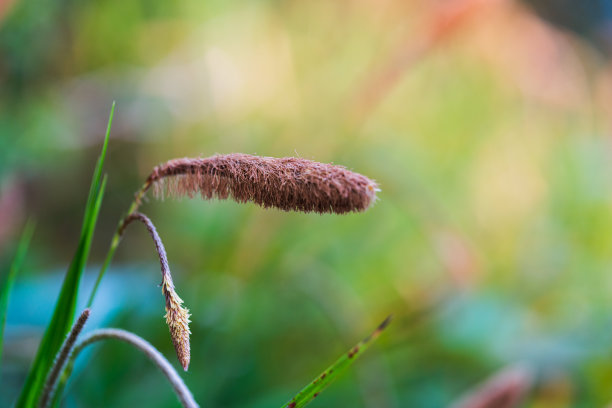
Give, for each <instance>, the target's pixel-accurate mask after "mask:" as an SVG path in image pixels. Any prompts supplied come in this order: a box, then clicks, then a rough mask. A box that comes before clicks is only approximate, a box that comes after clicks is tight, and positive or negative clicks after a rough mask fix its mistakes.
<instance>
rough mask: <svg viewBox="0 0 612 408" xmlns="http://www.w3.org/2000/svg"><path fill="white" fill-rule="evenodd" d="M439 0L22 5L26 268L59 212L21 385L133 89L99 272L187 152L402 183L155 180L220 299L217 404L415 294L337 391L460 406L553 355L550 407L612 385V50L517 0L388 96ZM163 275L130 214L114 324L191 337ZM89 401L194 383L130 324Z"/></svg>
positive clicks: (31, 307)
mask: <svg viewBox="0 0 612 408" xmlns="http://www.w3.org/2000/svg"><path fill="white" fill-rule="evenodd" d="M431 3H435V2H426V1H415V2H403V1H400V0H385V1H381V2H374V1H366V0H363V1H362V0H358V1H357V0H356V1H345V2H328V1H322V0H311V1H295V0H293V1H282V2H281V1H263V0H261V1H252V2H239V1H209V2H199V1H194V0H187V1H184V2H161V1H157V0H152V1H148V2H144V1H140V2H122V1H117V0H113V1H107V2H77V1H68V0H63V1H59V2H54V3H52V4H51V3H48V2H43V1H40V0H13V1H12V2H6V3H4V5H1V6H0V16H1V17H0V209H2V211H0V248H1V249H2V251H1V253H0V255H1V256H2V261H1V262H0V264H1V265H2V266H8V265H9V262H10V259H11V256H12V254H13V251H12V250H11V248H13V247H14V243H15V242H16V241H17V240H18V237H19V231H20V228H21V226H22V225H23V221H24V220H25V219H26V218H27V217H29V216H32V217H35V218H36V219H37V220H38V223H37V234H36V236H35V237H34V239H33V241H32V245H31V248H30V250H29V252H28V259H27V260H26V263H25V265H24V268H25V269H24V271H23V272H24V273H23V274H20V276H18V277H17V281H16V287H15V292H14V293H13V294H12V295H11V298H10V304H9V309H8V320H7V327H6V337H5V341H4V350H3V362H2V367H1V372H0V374H1V378H0V405H2V406H5V405H9V404H11V402H13V401H14V400H15V398H16V397H17V394H18V392H19V389H20V388H21V386H22V384H23V381H24V379H25V376H26V373H27V369H28V367H29V365H30V364H31V362H32V359H33V356H34V353H35V350H36V348H37V342H38V341H39V339H40V337H41V336H42V333H43V330H44V327H45V326H46V324H47V323H48V321H49V319H50V316H51V309H52V307H53V304H54V301H55V299H56V296H57V293H59V284H60V282H61V279H62V278H63V273H64V271H65V269H66V266H67V265H68V263H69V261H70V258H71V254H72V253H73V252H74V249H75V246H76V245H77V242H78V236H79V227H80V221H81V219H80V214H82V211H83V208H84V205H85V196H86V192H87V189H88V185H89V182H90V174H91V168H92V166H93V163H94V162H95V158H96V156H97V154H98V152H99V146H100V145H101V143H102V139H103V135H104V133H103V132H104V129H105V124H106V118H107V116H106V115H107V113H108V106H110V103H111V101H112V100H116V101H117V113H116V117H115V123H114V124H113V133H112V135H111V136H112V137H111V141H110V144H109V149H108V159H107V164H106V169H107V171H108V185H107V189H106V190H107V191H106V195H105V201H104V204H103V206H102V210H101V213H100V222H99V225H98V228H97V231H96V236H95V238H94V242H93V248H92V254H91V259H90V270H89V271H88V272H87V273H86V275H85V278H84V281H83V286H82V289H83V290H82V291H81V292H83V293H88V292H89V289H90V288H91V285H92V284H93V280H94V278H95V275H96V273H97V271H98V267H99V264H100V263H101V262H102V260H103V257H104V255H105V253H106V250H107V248H108V243H109V241H110V237H111V235H112V233H113V231H114V228H115V227H116V225H117V221H118V219H119V217H120V215H121V213H122V212H123V211H125V210H126V208H127V206H128V205H129V203H130V202H131V200H132V194H133V193H134V192H135V191H136V190H137V188H138V187H139V186H140V185H141V183H142V181H143V180H144V178H145V177H146V176H147V174H148V172H149V171H150V169H151V168H152V167H153V166H154V165H156V164H158V163H160V162H162V161H165V160H168V159H170V158H175V157H185V156H198V155H204V156H208V155H212V154H214V153H216V152H218V153H229V152H244V153H253V154H260V155H267V156H290V155H299V156H301V157H304V158H308V159H314V160H318V161H323V162H334V163H337V164H343V165H346V166H347V167H349V168H350V169H353V170H355V171H358V172H360V173H363V174H365V175H367V176H369V177H371V178H373V179H376V180H377V181H378V182H379V183H380V185H381V188H382V191H381V193H380V194H379V197H380V200H379V201H378V202H377V203H376V205H375V206H374V207H373V208H371V209H370V210H369V211H367V212H366V213H364V214H354V215H348V216H343V217H338V216H329V215H324V216H319V215H304V214H293V213H281V212H277V211H272V210H262V209H260V208H258V207H255V206H252V205H238V204H236V203H233V202H202V201H201V200H197V199H196V200H191V201H187V200H185V201H179V202H175V201H170V200H168V201H165V202H156V201H150V202H148V203H145V205H144V206H143V207H142V210H143V211H144V212H146V213H147V214H148V215H149V216H150V217H151V219H152V220H153V222H155V224H156V226H157V229H158V231H159V233H160V235H161V237H162V239H163V240H164V243H165V245H166V249H167V251H168V257H169V261H170V265H171V267H172V270H173V272H174V281H175V284H176V286H177V291H178V292H179V294H180V295H181V297H182V298H183V299H184V300H185V304H186V306H187V307H189V308H190V310H191V311H192V313H193V317H192V320H193V324H192V331H193V335H192V353H193V355H192V363H191V366H190V370H189V372H187V373H185V374H184V378H185V381H186V383H187V385H188V386H190V388H191V389H192V391H193V393H194V396H195V398H196V400H197V401H198V402H199V403H200V404H201V405H202V406H204V407H224V408H229V407H238V406H241V407H242V406H245V405H246V406H249V407H270V406H278V405H280V404H282V403H283V402H284V401H286V400H288V399H289V398H291V397H292V396H293V395H294V394H295V392H297V391H298V390H299V389H300V388H301V387H302V386H303V385H304V384H306V383H307V382H308V381H309V380H310V379H311V378H313V376H314V375H316V374H317V373H319V372H320V371H321V369H322V368H324V367H326V366H328V365H329V364H330V363H331V362H333V361H334V360H335V359H336V357H337V356H338V355H340V354H341V353H343V352H344V351H345V350H346V349H347V348H348V347H350V346H351V345H353V344H354V343H355V342H356V341H358V340H359V339H360V338H361V337H362V336H363V334H364V333H367V332H368V331H369V330H370V329H371V328H372V327H374V326H375V325H376V323H378V322H379V321H380V320H381V319H382V318H384V316H386V315H388V314H389V313H394V314H395V316H396V319H395V321H394V323H393V324H392V325H391V326H390V327H389V329H388V331H387V332H386V333H385V335H384V336H382V337H381V338H380V339H379V341H378V342H377V343H376V344H375V346H374V347H372V349H370V350H369V351H368V353H366V354H365V355H364V356H363V357H362V359H361V360H360V361H359V362H358V364H356V365H355V366H354V368H353V369H352V370H351V372H350V373H348V375H346V376H344V377H342V378H341V379H339V381H337V382H336V383H334V385H333V386H332V387H330V388H329V389H328V390H326V391H325V394H324V395H322V397H321V398H319V399H317V400H315V401H314V402H313V403H312V405H311V406H312V407H313V408H316V407H324V406H331V407H336V406H338V407H341V406H355V407H377V408H378V407H380V408H385V407H406V406H411V407H412V406H415V407H432V408H433V407H440V406H445V405H446V404H448V403H449V402H451V401H453V400H455V399H456V398H457V397H458V396H460V395H461V394H462V393H463V392H465V391H466V390H469V389H471V388H472V387H473V386H474V385H475V384H477V383H479V382H480V381H482V380H483V379H484V378H486V377H488V376H489V375H490V374H492V373H493V372H495V371H496V370H498V369H500V368H501V367H503V366H506V365H508V364H511V363H514V362H517V361H522V362H527V363H529V364H531V365H533V366H534V367H535V369H536V373H537V384H536V387H535V389H534V391H533V393H532V394H531V395H530V399H529V402H527V403H526V406H529V407H569V406H571V407H593V406H604V405H605V404H607V403H609V402H610V401H612V394H611V393H610V391H609V389H610V383H611V382H612V364H611V363H610V361H611V360H610V357H611V351H610V341H611V340H612V329H611V327H612V325H611V323H612V314H611V313H610V310H612V297H611V296H610V293H611V292H612V275H610V274H609V273H608V272H609V270H610V266H611V264H612V250H611V249H612V248H611V246H612V238H611V235H610V231H611V230H612V213H611V211H610V209H611V205H612V177H611V176H610V175H611V174H612V173H611V171H610V170H611V169H610V163H612V161H611V160H610V154H611V150H610V124H611V123H612V122H610V121H609V117H610V115H609V113H608V111H607V109H609V106H612V104H609V103H607V102H606V101H609V99H606V98H609V97H608V95H609V93H607V92H608V91H607V89H608V87H609V86H610V85H609V84H610V81H609V75H610V74H609V73H608V71H607V70H608V68H606V67H604V66H602V64H601V61H598V60H597V57H596V56H594V55H592V54H591V51H589V50H588V49H585V48H583V46H582V45H580V44H579V43H574V42H571V41H568V40H567V38H566V37H563V36H561V35H560V34H559V33H558V32H555V31H554V30H552V29H551V28H549V27H546V26H544V25H542V24H541V23H540V22H539V21H538V20H536V19H535V17H533V16H531V15H530V14H529V13H528V12H527V11H526V10H524V9H522V8H521V7H520V6H517V5H514V4H513V3H512V4H506V3H503V5H497V6H489V7H483V8H482V9H478V10H477V13H481V15H480V16H478V17H476V18H473V19H471V20H467V21H466V22H465V24H464V25H463V26H462V28H461V29H460V30H457V31H454V32H452V35H450V36H449V37H446V38H445V40H444V41H440V42H437V43H435V44H433V45H432V44H430V45H429V48H428V49H427V50H426V52H420V53H415V57H414V60H413V61H412V62H411V63H410V64H406V65H404V66H401V70H400V72H401V75H399V76H398V78H397V80H395V82H392V86H389V87H388V88H386V90H385V91H384V92H382V93H381V97H380V99H379V100H376V98H372V97H371V93H369V91H368V89H369V88H368V87H369V86H371V85H369V84H374V85H372V86H374V87H375V88H376V84H380V83H381V82H380V81H378V82H377V78H378V75H379V73H380V72H382V73H384V72H386V71H385V69H384V68H385V67H387V66H388V65H389V64H391V65H393V62H394V61H395V58H394V56H395V55H398V53H399V54H400V55H403V54H402V53H403V52H406V53H408V54H409V53H410V51H411V50H414V49H419V46H420V44H421V40H422V37H423V35H424V34H423V33H424V32H426V30H424V29H423V27H425V26H427V25H428V24H430V23H431V15H434V14H435V13H436V12H437V8H436V7H435V6H433V5H432V4H431ZM492 3H493V2H492ZM500 3H501V2H500ZM400 65H401V64H400ZM383 79H384V76H383ZM380 88H381V89H382V88H384V87H382V86H381V87H380ZM2 271H3V272H2V273H5V272H4V271H8V269H6V268H3V269H2ZM158 283H159V269H158V265H157V259H156V256H155V253H154V252H153V250H152V246H151V242H150V240H149V237H148V236H147V235H146V231H144V229H138V228H134V229H133V230H129V231H128V232H127V233H126V236H125V237H124V239H123V241H122V243H121V245H120V247H119V250H118V252H117V256H116V257H115V260H114V262H113V265H111V269H110V271H109V273H108V276H106V277H105V279H104V280H103V281H102V285H101V291H100V293H99V297H98V298H97V299H96V302H95V303H94V307H93V310H92V320H91V326H88V328H92V327H94V326H116V327H121V328H124V329H127V330H130V331H133V332H135V333H137V334H139V335H141V336H143V337H144V338H146V339H147V340H148V341H150V342H151V343H152V344H153V345H155V346H156V347H158V348H159V349H160V350H161V351H162V353H163V354H164V355H166V356H167V357H169V358H170V359H172V358H173V356H174V351H173V349H172V345H171V341H170V337H169V335H168V330H167V327H166V326H165V324H164V322H163V318H162V316H163V297H162V295H161V293H160V289H159V288H158V287H157V284H158ZM85 302H86V299H80V300H79V303H78V306H77V308H80V307H82V306H83V305H84V304H85ZM96 319H97V320H96ZM172 361H173V360H172ZM177 366H178V364H177ZM63 404H64V406H67V407H76V406H79V407H81V406H83V407H98V406H100V407H102V406H113V407H124V406H150V407H165V406H175V405H176V398H175V397H174V396H173V394H172V392H171V389H170V387H169V386H167V384H165V383H164V380H163V378H162V377H161V376H160V375H159V373H158V372H157V371H156V370H155V368H154V367H152V366H151V365H150V364H149V362H148V361H147V360H146V359H145V358H144V357H143V356H140V355H137V354H135V353H134V352H133V351H132V350H131V349H129V348H128V347H126V346H125V345H123V344H111V343H109V344H105V345H102V346H101V347H98V348H96V350H95V351H93V352H92V353H90V354H86V357H83V358H82V359H81V360H79V361H78V362H77V367H76V370H75V376H74V377H73V379H72V380H71V381H70V383H69V384H68V387H67V389H66V397H65V400H64V401H63Z"/></svg>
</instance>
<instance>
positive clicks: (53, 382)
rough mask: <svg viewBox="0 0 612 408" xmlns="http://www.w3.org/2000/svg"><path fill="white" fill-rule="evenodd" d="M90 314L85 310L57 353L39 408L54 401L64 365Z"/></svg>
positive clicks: (44, 407) (43, 407)
mask: <svg viewBox="0 0 612 408" xmlns="http://www.w3.org/2000/svg"><path fill="white" fill-rule="evenodd" d="M89 312H90V311H89V309H85V310H83V312H82V313H81V315H80V316H79V318H78V319H77V321H76V322H75V323H74V325H73V326H72V329H71V330H70V333H69V334H68V337H66V340H64V344H62V347H61V348H60V350H59V352H58V353H57V356H56V357H55V362H54V363H53V366H52V367H51V371H49V374H48V375H47V379H46V381H45V387H44V388H43V392H42V395H41V397H40V401H39V403H38V406H39V407H41V408H46V407H48V406H49V402H51V401H52V398H51V397H52V396H53V394H54V393H55V390H56V387H57V380H58V378H59V376H60V373H61V372H62V369H63V368H64V365H65V364H66V360H68V357H69V356H70V353H71V351H72V348H73V347H74V344H75V343H76V341H77V338H78V337H79V334H80V333H81V331H82V330H83V327H84V326H85V322H87V319H88V318H89Z"/></svg>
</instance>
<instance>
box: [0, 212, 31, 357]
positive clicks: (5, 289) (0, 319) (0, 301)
mask: <svg viewBox="0 0 612 408" xmlns="http://www.w3.org/2000/svg"><path fill="white" fill-rule="evenodd" d="M33 233H34V222H33V221H31V220H29V221H28V222H27V223H26V225H25V228H24V229H23V232H22V233H21V239H20V240H19V245H18V246H17V252H16V253H15V258H13V263H12V264H11V269H9V273H8V275H7V276H6V279H4V280H3V282H2V289H0V359H1V358H2V345H3V339H4V325H5V324H6V312H7V309H8V302H9V295H10V293H11V290H12V288H13V284H14V283H15V278H16V276H17V273H18V272H19V270H20V269H21V266H22V265H23V261H24V260H25V256H26V253H27V252H28V246H29V245H30V240H31V239H32V234H33Z"/></svg>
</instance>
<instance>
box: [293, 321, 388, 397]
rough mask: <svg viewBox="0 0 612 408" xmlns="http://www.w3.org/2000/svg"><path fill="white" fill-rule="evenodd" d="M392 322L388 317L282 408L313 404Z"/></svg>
mask: <svg viewBox="0 0 612 408" xmlns="http://www.w3.org/2000/svg"><path fill="white" fill-rule="evenodd" d="M390 322H391V316H389V317H387V318H386V319H385V321H384V322H382V323H381V324H380V325H379V326H378V327H377V328H376V330H374V332H373V333H372V334H370V335H369V336H368V337H366V338H365V339H363V340H362V341H360V342H359V343H358V344H357V345H356V346H355V347H353V348H352V349H350V350H349V351H348V352H346V353H344V354H343V355H342V357H340V358H339V359H338V360H336V362H335V363H334V364H332V365H331V366H330V367H328V368H327V370H325V371H323V373H321V375H319V376H318V377H317V378H315V379H314V380H313V381H312V382H311V383H310V384H308V385H307V386H306V387H304V388H303V389H302V391H300V392H299V393H298V394H297V395H296V396H295V397H293V398H292V399H291V400H290V401H289V402H287V403H286V404H284V405H283V406H282V408H300V407H303V406H305V405H306V404H308V403H309V402H311V401H312V400H313V399H314V398H315V397H317V396H318V395H319V393H320V392H321V391H323V390H324V389H325V388H326V387H327V386H328V385H329V384H330V383H331V382H332V381H334V380H335V379H336V378H338V376H340V375H341V374H342V373H343V372H344V371H346V370H347V369H348V368H349V367H350V366H351V365H352V364H353V362H354V361H355V360H356V359H357V357H359V356H360V355H361V354H362V353H363V352H364V351H366V350H367V348H368V347H369V346H370V344H372V342H373V341H374V340H376V338H377V337H378V336H379V335H380V333H381V332H382V331H383V330H384V329H385V327H387V326H388V325H389V323H390Z"/></svg>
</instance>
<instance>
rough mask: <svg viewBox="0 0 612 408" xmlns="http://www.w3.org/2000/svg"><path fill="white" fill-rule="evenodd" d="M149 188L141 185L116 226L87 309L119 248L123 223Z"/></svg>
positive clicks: (149, 184)
mask: <svg viewBox="0 0 612 408" xmlns="http://www.w3.org/2000/svg"><path fill="white" fill-rule="evenodd" d="M149 187H151V182H150V181H148V180H147V182H145V183H144V184H143V185H142V187H141V188H140V190H138V191H137V192H136V195H135V197H134V201H132V204H130V207H129V208H128V211H127V214H126V215H125V217H123V218H122V219H121V221H119V224H118V225H117V230H116V231H115V234H114V235H113V238H112V239H111V244H110V247H109V249H108V252H107V254H106V258H105V259H104V263H103V264H102V268H101V269H100V272H98V277H97V278H96V283H95V284H94V286H93V288H92V290H91V294H90V295H89V300H88V301H87V307H91V306H92V305H93V301H94V298H95V296H96V293H97V292H98V286H100V281H102V277H103V276H104V274H105V273H106V270H107V269H108V267H109V266H110V263H111V261H112V260H113V256H114V255H115V251H116V250H117V247H118V246H119V242H121V235H122V233H123V229H124V228H125V226H124V224H125V221H126V220H127V219H128V217H129V216H130V215H132V214H133V213H135V212H136V211H137V210H138V208H139V207H140V204H141V203H142V199H143V197H144V195H145V193H146V192H147V190H148V189H149Z"/></svg>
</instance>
